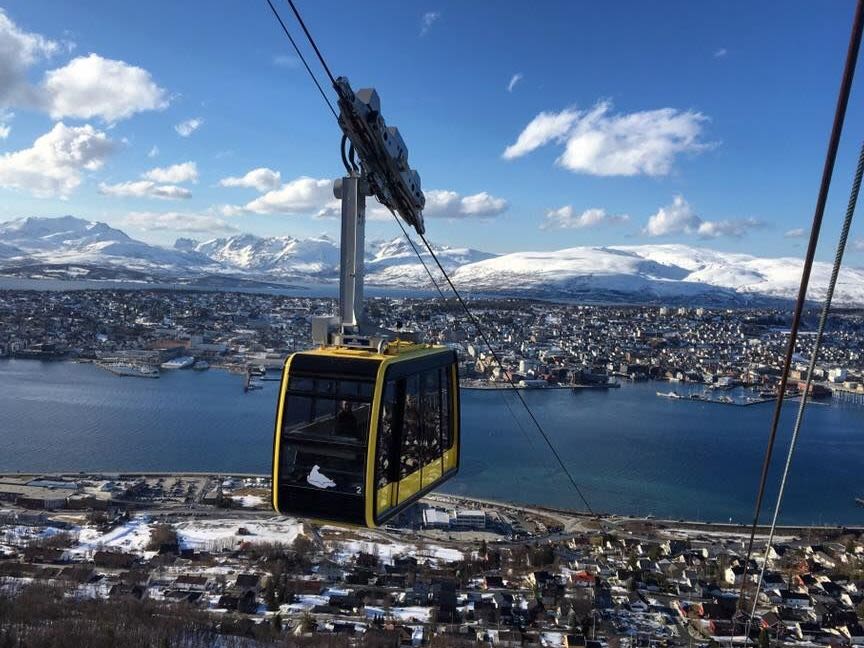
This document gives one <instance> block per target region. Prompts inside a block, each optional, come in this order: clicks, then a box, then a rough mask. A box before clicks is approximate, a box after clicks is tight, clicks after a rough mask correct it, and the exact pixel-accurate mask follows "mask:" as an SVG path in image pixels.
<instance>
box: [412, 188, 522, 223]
mask: <svg viewBox="0 0 864 648" xmlns="http://www.w3.org/2000/svg"><path fill="white" fill-rule="evenodd" d="M425 194H426V208H425V209H424V210H423V215H424V216H426V217H427V218H489V217H492V216H497V215H499V214H501V213H502V212H504V211H505V210H506V209H507V201H506V200H504V199H503V198H498V197H496V196H493V195H491V194H489V193H487V192H485V191H481V192H480V193H477V194H472V195H470V196H463V195H461V194H459V193H457V192H455V191H446V190H443V189H430V190H429V191H426V192H425Z"/></svg>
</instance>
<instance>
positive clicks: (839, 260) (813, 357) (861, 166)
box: [744, 144, 864, 636]
mask: <svg viewBox="0 0 864 648" xmlns="http://www.w3.org/2000/svg"><path fill="white" fill-rule="evenodd" d="M862 173H864V144H862V145H861V152H860V153H859V155H858V167H857V169H856V170H855V178H854V180H853V181H852V191H851V192H850V194H849V204H848V205H847V207H846V217H845V218H844V220H843V229H842V230H841V232H840V239H839V240H838V241H837V251H836V253H835V255H834V266H833V267H832V268H831V279H830V280H829V281H828V291H827V293H826V294H825V304H824V305H823V306H822V314H821V315H820V317H819V328H818V329H817V331H816V339H815V341H814V342H813V352H812V353H811V354H810V364H809V366H808V367H807V382H806V383H805V386H804V393H803V394H802V395H801V401H800V403H799V404H798V415H797V416H796V417H795V426H794V428H793V429H792V440H791V441H790V443H789V452H788V453H787V455H786V465H785V466H784V468H783V477H782V478H781V479H780V491H779V492H778V493H777V503H776V504H775V506H774V516H773V517H772V518H771V529H770V531H769V532H768V542H767V543H766V545H765V557H764V559H763V560H762V569H760V570H759V580H758V581H757V583H756V593H755V594H754V596H753V606H752V608H751V609H750V616H749V618H748V619H747V629H746V631H745V632H744V635H745V636H747V635H749V632H750V626H751V624H752V623H753V617H754V616H755V615H756V604H757V602H758V601H759V589H760V588H761V587H762V580H763V578H764V577H765V569H766V567H767V565H768V555H769V554H770V553H771V543H772V542H773V541H774V531H775V530H776V528H777V517H778V516H779V515H780V505H781V504H782V503H783V494H784V492H785V490H786V479H787V478H788V476H789V466H790V465H791V464H792V455H793V454H794V453H795V445H796V443H797V442H798V433H799V432H800V431H801V423H802V421H803V420H804V409H805V408H806V407H807V399H808V397H809V395H810V387H811V385H812V384H813V373H814V371H815V370H816V362H817V360H818V358H819V348H820V346H821V345H822V335H823V333H824V332H825V325H826V323H827V322H828V315H829V313H830V312H831V300H832V299H833V298H834V288H835V287H836V286H837V277H838V276H839V274H840V267H841V266H842V265H843V253H844V252H845V251H846V242H847V240H848V239H849V228H850V227H851V226H852V218H853V217H854V216H855V206H856V205H857V203H858V192H859V190H860V189H861V176H862Z"/></svg>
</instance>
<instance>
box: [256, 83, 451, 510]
mask: <svg viewBox="0 0 864 648" xmlns="http://www.w3.org/2000/svg"><path fill="white" fill-rule="evenodd" d="M334 87H335V88H336V90H337V93H338V94H339V109H340V116H339V125H340V127H341V128H342V130H343V133H344V135H343V137H342V162H343V164H344V165H345V170H346V172H347V174H348V175H347V176H345V177H343V178H341V179H339V180H337V181H336V182H335V184H334V187H333V192H334V195H335V197H336V198H338V199H339V200H340V201H341V206H342V236H341V241H340V254H341V257H340V263H339V268H340V275H339V313H338V314H337V315H335V316H327V317H313V318H312V341H313V342H314V343H316V344H317V345H318V348H317V349H316V350H313V351H303V352H299V353H295V354H293V355H291V356H290V357H289V358H288V359H287V360H286V361H285V368H284V370H283V372H282V383H281V386H280V389H279V404H278V408H277V411H276V429H275V433H274V440H273V486H272V488H273V507H274V508H275V509H276V510H277V511H278V512H279V513H282V514H290V515H299V516H303V517H310V518H316V519H320V520H329V521H333V522H340V523H346V524H354V525H363V526H368V527H375V526H378V525H380V524H382V523H384V522H385V521H386V520H388V519H390V518H392V517H393V516H394V515H396V514H397V513H399V512H400V511H402V510H403V509H405V508H406V507H407V506H409V505H410V504H412V503H413V502H415V501H417V500H418V499H419V498H420V497H422V496H423V495H424V494H426V493H428V492H429V491H431V490H432V489H433V488H435V487H437V486H439V485H440V484H441V483H443V482H444V481H446V480H447V479H449V478H450V477H452V476H453V475H455V474H456V471H457V470H458V469H459V377H458V361H457V357H456V353H455V352H454V351H453V350H452V349H448V348H446V347H441V346H431V345H424V344H416V343H413V342H406V341H405V340H404V334H400V333H395V332H393V331H387V330H382V329H379V328H375V327H372V326H369V325H368V324H367V323H366V322H365V318H364V314H363V276H364V260H363V257H364V250H365V244H364V241H365V238H364V237H365V211H366V197H367V196H373V195H374V196H375V197H376V198H377V200H378V202H379V203H380V204H382V205H384V206H386V207H388V208H390V209H391V210H392V211H393V212H394V215H395V213H396V212H398V213H399V216H401V217H402V219H403V220H404V221H405V222H406V223H408V224H409V225H410V226H411V227H413V228H414V229H415V230H416V231H417V233H418V234H420V235H421V236H422V235H423V233H424V231H425V227H424V224H423V214H422V210H423V207H424V205H425V202H426V199H425V197H424V195H423V192H422V191H421V189H420V176H419V175H418V174H417V172H416V171H414V170H413V169H411V168H410V167H409V166H408V149H407V147H406V146H405V142H404V141H402V136H401V135H400V134H399V130H398V129H396V128H393V127H388V126H386V124H385V122H384V119H383V117H382V116H381V105H380V99H379V98H378V93H377V92H375V90H373V89H365V90H360V91H359V92H357V93H356V94H355V93H354V91H353V90H352V89H351V86H350V85H349V84H348V80H347V79H345V78H344V77H339V79H337V80H336V81H335V83H334ZM349 142H350V145H351V148H350V150H349V151H347V152H346V148H345V147H346V144H348V143H349ZM355 148H356V151H357V153H359V155H360V163H361V166H362V169H361V168H359V167H358V166H357V164H356V163H355V161H354V153H355ZM403 231H404V230H403ZM406 236H407V234H406ZM409 242H410V238H409ZM412 245H413V244H412ZM421 263H422V258H421ZM424 267H425V264H424ZM427 272H428V269H427ZM430 278H431V274H430ZM433 282H434V279H433ZM397 328H401V326H397Z"/></svg>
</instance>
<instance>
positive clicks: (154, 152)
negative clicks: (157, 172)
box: [147, 144, 159, 158]
mask: <svg viewBox="0 0 864 648" xmlns="http://www.w3.org/2000/svg"><path fill="white" fill-rule="evenodd" d="M157 155H159V147H158V146H156V145H155V144H154V145H153V148H151V149H150V150H149V151H148V152H147V157H148V158H155V157H156V156H157Z"/></svg>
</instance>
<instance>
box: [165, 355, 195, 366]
mask: <svg viewBox="0 0 864 648" xmlns="http://www.w3.org/2000/svg"><path fill="white" fill-rule="evenodd" d="M194 364H195V358H193V357H192V356H180V357H179V358H174V359H173V360H168V361H167V362H163V363H162V364H161V365H160V366H161V367H162V368H163V369H188V368H189V367H191V366H192V365H194Z"/></svg>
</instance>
